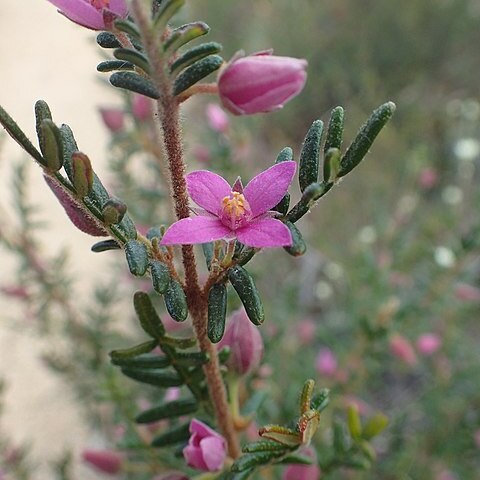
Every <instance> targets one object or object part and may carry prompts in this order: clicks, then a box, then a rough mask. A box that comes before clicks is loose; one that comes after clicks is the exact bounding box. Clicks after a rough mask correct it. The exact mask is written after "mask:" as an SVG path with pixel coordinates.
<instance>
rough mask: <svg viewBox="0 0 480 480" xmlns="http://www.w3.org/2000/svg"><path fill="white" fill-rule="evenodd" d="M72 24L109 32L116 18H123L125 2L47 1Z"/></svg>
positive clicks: (125, 9) (125, 8) (126, 9)
mask: <svg viewBox="0 0 480 480" xmlns="http://www.w3.org/2000/svg"><path fill="white" fill-rule="evenodd" d="M48 1H49V2H50V3H53V4H54V5H55V6H56V7H57V8H58V11H59V12H60V13H61V14H62V15H65V16H66V17H67V18H68V19H70V20H71V21H72V22H75V23H78V24H79V25H82V27H87V28H90V29H92V30H109V29H110V28H111V27H112V24H113V21H114V20H115V19H116V18H117V17H120V18H125V17H126V16H127V14H128V6H127V3H126V1H125V0H48Z"/></svg>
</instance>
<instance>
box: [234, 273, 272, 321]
mask: <svg viewBox="0 0 480 480" xmlns="http://www.w3.org/2000/svg"><path fill="white" fill-rule="evenodd" d="M228 278H229V280H230V282H231V284H232V285H233V288H234V289H235V291H236V292H237V294H238V296H239V298H240V300H241V302H242V303H243V306H244V307H245V311H246V312H247V316H248V318H249V319H250V320H251V322H252V323H254V324H255V325H261V324H262V323H263V321H264V320H265V312H264V310H263V304H262V301H261V299H260V295H259V294H258V291H257V287H256V286H255V283H254V281H253V278H252V277H251V275H250V274H249V273H248V272H247V271H246V270H245V269H244V268H243V267H241V266H239V265H237V266H235V267H233V268H231V269H230V271H229V272H228Z"/></svg>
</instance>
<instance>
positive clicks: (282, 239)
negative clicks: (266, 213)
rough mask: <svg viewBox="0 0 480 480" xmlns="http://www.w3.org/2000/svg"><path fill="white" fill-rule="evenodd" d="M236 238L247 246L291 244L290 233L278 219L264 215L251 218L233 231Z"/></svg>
mask: <svg viewBox="0 0 480 480" xmlns="http://www.w3.org/2000/svg"><path fill="white" fill-rule="evenodd" d="M235 235H236V237H237V239H238V240H239V241H240V242H242V243H244V244H245V245H248V246H249V247H255V248H263V247H288V246H290V245H292V242H293V240H292V235H291V233H290V230H289V229H288V227H287V226H286V225H285V224H284V223H282V222H281V221H280V220H276V219H275V218H270V217H265V218H259V219H257V220H253V221H252V222H250V223H249V224H248V225H247V226H246V227H243V228H239V229H238V230H236V231H235Z"/></svg>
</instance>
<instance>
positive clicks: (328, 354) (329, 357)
mask: <svg viewBox="0 0 480 480" xmlns="http://www.w3.org/2000/svg"><path fill="white" fill-rule="evenodd" d="M337 366H338V362H337V358H336V357H335V354H334V353H333V352H332V351H331V350H330V349H329V348H321V349H320V351H319V352H318V354H317V358H316V360H315V367H316V369H317V372H318V373H319V374H320V375H324V376H326V377H333V376H334V375H335V373H336V371H337Z"/></svg>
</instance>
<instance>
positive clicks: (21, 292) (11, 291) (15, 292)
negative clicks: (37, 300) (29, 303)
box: [0, 285, 29, 299]
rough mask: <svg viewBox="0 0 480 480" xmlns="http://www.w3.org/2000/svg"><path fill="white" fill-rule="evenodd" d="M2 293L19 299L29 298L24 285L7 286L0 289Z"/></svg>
mask: <svg viewBox="0 0 480 480" xmlns="http://www.w3.org/2000/svg"><path fill="white" fill-rule="evenodd" d="M0 292H1V293H3V294H4V295H7V296H9V297H14V298H18V299H26V298H28V297H29V293H28V290H27V289H26V288H25V287H24V286H22V285H5V286H2V287H0Z"/></svg>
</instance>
